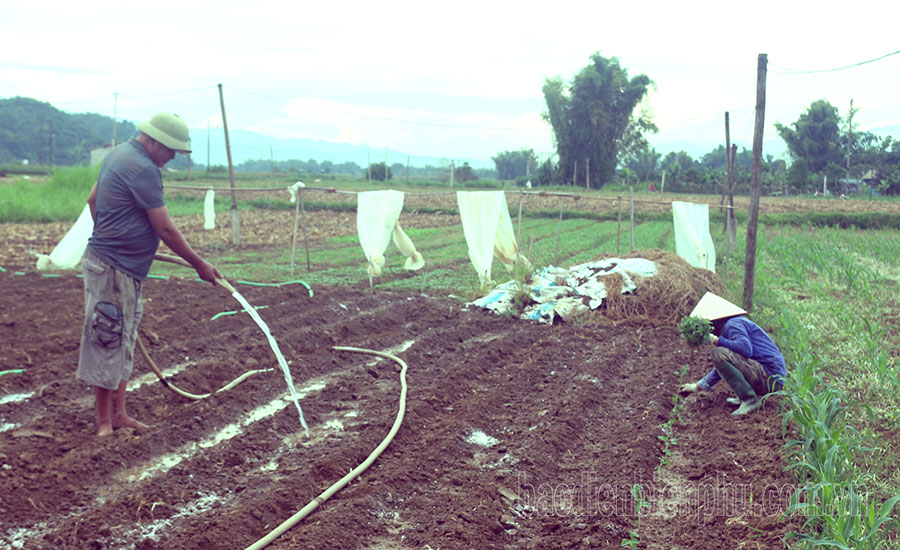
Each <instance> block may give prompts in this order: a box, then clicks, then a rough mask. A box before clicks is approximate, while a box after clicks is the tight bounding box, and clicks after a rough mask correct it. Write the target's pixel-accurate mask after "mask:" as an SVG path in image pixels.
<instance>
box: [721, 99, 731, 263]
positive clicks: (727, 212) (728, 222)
mask: <svg viewBox="0 0 900 550" xmlns="http://www.w3.org/2000/svg"><path fill="white" fill-rule="evenodd" d="M730 183H731V128H730V126H729V124H728V111H725V185H724V186H722V201H721V204H723V205H724V204H725V193H726V192H728V190H729V184H730ZM724 212H725V228H724V229H725V276H726V277H727V276H728V252H729V249H730V248H731V238H730V235H731V210H730V209H727V208H726V209H725V210H724Z"/></svg>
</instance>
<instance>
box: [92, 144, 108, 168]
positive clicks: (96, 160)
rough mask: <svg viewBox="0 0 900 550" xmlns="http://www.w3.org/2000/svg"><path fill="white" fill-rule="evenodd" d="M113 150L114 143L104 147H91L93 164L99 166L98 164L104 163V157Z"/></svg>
mask: <svg viewBox="0 0 900 550" xmlns="http://www.w3.org/2000/svg"><path fill="white" fill-rule="evenodd" d="M112 150H113V146H112V145H104V146H103V147H97V148H96V149H91V166H97V165H98V164H100V163H102V162H103V159H105V158H106V155H108V154H109V152H110V151H112Z"/></svg>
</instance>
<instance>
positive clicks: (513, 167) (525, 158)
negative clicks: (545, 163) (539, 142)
mask: <svg viewBox="0 0 900 550" xmlns="http://www.w3.org/2000/svg"><path fill="white" fill-rule="evenodd" d="M491 160H492V161H494V165H495V166H496V167H497V177H498V178H499V179H501V180H514V179H517V178H524V177H527V176H528V170H529V166H533V165H534V164H535V156H534V150H533V149H520V150H518V151H503V152H502V153H497V155H496V156H494V157H491Z"/></svg>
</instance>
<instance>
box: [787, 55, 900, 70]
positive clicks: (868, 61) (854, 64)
mask: <svg viewBox="0 0 900 550" xmlns="http://www.w3.org/2000/svg"><path fill="white" fill-rule="evenodd" d="M898 53H900V50H897V51H895V52H891V53H886V54H884V55H882V56H880V57H876V58H874V59H869V60H866V61H860V62H859V63H851V64H850V65H844V66H842V67H834V68H833V69H817V70H812V71H805V70H800V69H788V68H786V67H779V66H778V65H775V64H774V63H771V64H770V65H771V66H772V67H778V68H779V69H782V70H781V71H769V72H772V73H776V74H814V73H829V72H834V71H843V70H845V69H852V68H854V67H859V66H860V65H866V64H867V63H874V62H876V61H880V60H882V59H884V58H886V57H890V56H892V55H897V54H898Z"/></svg>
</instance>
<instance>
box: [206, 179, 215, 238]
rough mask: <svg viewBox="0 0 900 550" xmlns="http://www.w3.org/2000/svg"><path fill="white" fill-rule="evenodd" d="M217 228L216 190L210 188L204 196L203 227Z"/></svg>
mask: <svg viewBox="0 0 900 550" xmlns="http://www.w3.org/2000/svg"><path fill="white" fill-rule="evenodd" d="M215 228H216V192H215V191H213V190H212V189H210V190H209V191H207V192H206V197H204V198H203V229H215Z"/></svg>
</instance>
